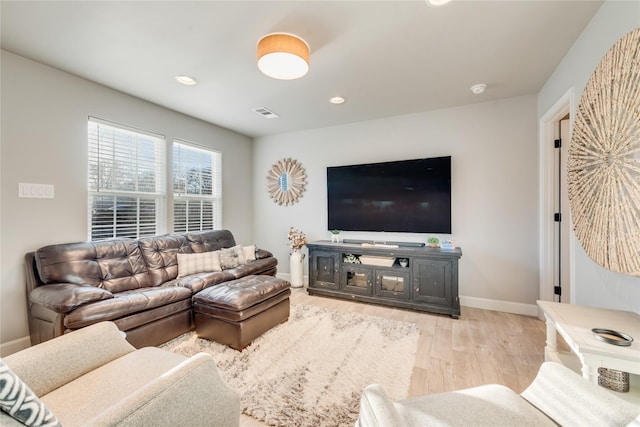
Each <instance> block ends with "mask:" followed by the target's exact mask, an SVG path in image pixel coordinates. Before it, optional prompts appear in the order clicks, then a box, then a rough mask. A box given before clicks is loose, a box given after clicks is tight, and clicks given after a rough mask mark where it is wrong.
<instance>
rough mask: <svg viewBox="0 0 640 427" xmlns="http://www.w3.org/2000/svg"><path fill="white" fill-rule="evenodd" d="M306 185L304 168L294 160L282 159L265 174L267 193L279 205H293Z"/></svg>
mask: <svg viewBox="0 0 640 427" xmlns="http://www.w3.org/2000/svg"><path fill="white" fill-rule="evenodd" d="M306 185H307V175H306V173H305V170H304V168H303V167H302V165H301V164H300V162H298V161H297V160H294V159H289V158H287V159H282V160H279V161H277V162H276V163H274V164H273V166H271V170H269V173H268V174H267V191H268V192H269V195H270V196H271V198H272V199H273V201H274V202H276V203H277V204H279V205H285V206H287V205H289V204H291V205H292V204H294V203H296V202H297V201H298V199H299V198H300V197H302V193H304V190H305V187H306Z"/></svg>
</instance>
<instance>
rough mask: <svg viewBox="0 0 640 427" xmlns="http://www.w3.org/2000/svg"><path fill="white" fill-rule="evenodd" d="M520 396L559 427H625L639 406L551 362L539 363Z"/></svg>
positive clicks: (638, 411)
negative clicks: (536, 370) (596, 426)
mask: <svg viewBox="0 0 640 427" xmlns="http://www.w3.org/2000/svg"><path fill="white" fill-rule="evenodd" d="M521 396H522V397H523V398H524V399H526V400H527V401H528V402H529V403H531V404H532V405H533V406H535V407H536V408H538V409H539V410H540V411H542V412H544V413H545V414H546V415H547V416H548V417H550V418H552V419H553V420H554V421H555V422H556V423H558V424H559V425H562V426H585V425H602V426H604V425H607V426H625V425H627V424H629V423H630V422H632V421H633V419H634V418H636V417H637V416H639V415H640V407H638V406H636V405H633V404H631V403H629V402H626V401H625V400H622V399H620V398H619V397H617V396H615V395H613V394H612V393H611V392H609V391H607V390H606V389H604V388H602V387H601V386H599V385H597V384H594V383H591V382H589V381H587V380H585V379H584V378H582V377H581V376H580V375H578V374H576V373H575V372H573V371H572V370H571V369H569V368H567V367H565V366H563V365H561V364H559V363H555V362H545V363H543V364H542V366H540V370H539V371H538V375H537V376H536V378H535V379H534V380H533V382H532V383H531V385H530V386H529V387H527V389H526V390H525V391H523V392H522V394H521Z"/></svg>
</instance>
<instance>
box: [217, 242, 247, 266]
mask: <svg viewBox="0 0 640 427" xmlns="http://www.w3.org/2000/svg"><path fill="white" fill-rule="evenodd" d="M245 262H247V260H246V258H245V256H244V252H243V251H242V246H240V245H236V246H234V247H232V248H226V249H220V266H221V267H222V269H223V270H226V269H229V268H234V267H237V266H239V265H240V264H244V263H245Z"/></svg>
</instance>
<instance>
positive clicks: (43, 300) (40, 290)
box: [29, 283, 113, 313]
mask: <svg viewBox="0 0 640 427" xmlns="http://www.w3.org/2000/svg"><path fill="white" fill-rule="evenodd" d="M110 298H113V294H112V293H111V292H109V291H108V290H106V289H102V288H97V287H95V286H82V285H76V284H73V283H55V284H53V285H43V286H38V287H37V288H35V289H34V290H33V291H31V293H30V294H29V300H30V301H31V302H32V303H34V304H40V305H42V306H44V307H46V308H48V309H50V310H53V311H55V312H56V313H68V312H70V311H71V310H73V309H74V308H76V307H79V306H81V305H83V304H87V303H90V302H94V301H100V300H103V299H110Z"/></svg>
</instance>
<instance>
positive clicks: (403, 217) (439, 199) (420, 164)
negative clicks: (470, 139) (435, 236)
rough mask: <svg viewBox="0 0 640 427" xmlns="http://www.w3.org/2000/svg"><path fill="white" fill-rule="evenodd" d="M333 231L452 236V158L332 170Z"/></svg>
mask: <svg viewBox="0 0 640 427" xmlns="http://www.w3.org/2000/svg"><path fill="white" fill-rule="evenodd" d="M327 202H328V203H327V204H328V229H329V230H345V231H387V232H408V233H441V234H451V156H447V157H434V158H428V159H413V160H402V161H394V162H384V163H368V164H360V165H349V166H330V167H327Z"/></svg>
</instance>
